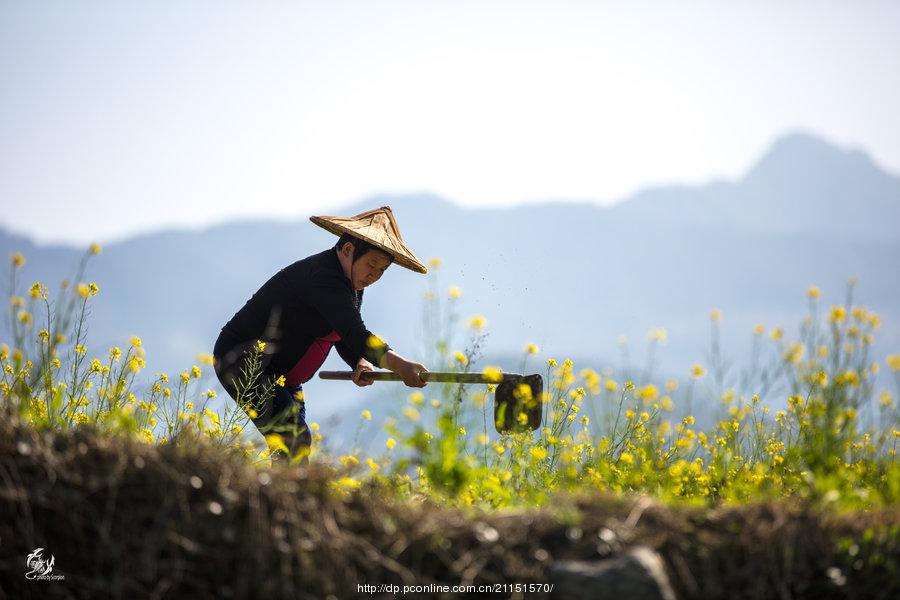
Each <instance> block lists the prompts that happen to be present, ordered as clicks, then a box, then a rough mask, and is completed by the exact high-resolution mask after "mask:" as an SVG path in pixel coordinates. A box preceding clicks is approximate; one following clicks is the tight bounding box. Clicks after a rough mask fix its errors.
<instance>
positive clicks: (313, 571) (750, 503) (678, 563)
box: [0, 245, 900, 598]
mask: <svg viewBox="0 0 900 600" xmlns="http://www.w3.org/2000/svg"><path fill="white" fill-rule="evenodd" d="M100 253H101V248H100V247H99V246H98V245H93V246H92V247H91V248H90V250H89V251H88V252H86V253H85V255H84V258H83V260H82V261H81V263H80V264H79V267H78V271H77V273H76V274H75V277H74V278H73V279H72V282H73V283H71V284H68V283H66V284H64V285H63V286H62V287H61V291H60V295H59V296H58V297H57V298H55V299H54V302H53V303H52V304H51V301H50V295H49V292H48V289H47V288H46V286H45V285H44V284H42V283H40V282H34V283H33V284H31V285H30V286H29V287H27V291H26V292H24V293H23V294H22V295H21V296H19V295H17V293H16V290H17V289H19V287H20V284H19V282H17V274H18V272H19V270H20V269H21V267H22V265H23V264H24V262H25V257H24V256H22V255H21V254H15V255H13V256H12V258H11V265H10V283H11V285H10V289H11V290H12V292H11V297H10V305H9V306H10V328H11V332H12V335H11V339H10V340H9V342H10V343H8V344H4V345H3V346H2V347H0V368H2V369H3V380H2V383H0V393H2V400H0V404H2V410H3V415H4V417H3V425H2V427H3V433H2V436H0V439H2V442H0V444H2V445H0V478H2V479H0V481H2V484H0V485H2V487H0V490H2V496H0V502H2V503H3V505H4V506H3V511H2V514H3V515H4V517H3V518H2V522H0V548H2V549H3V550H4V554H5V556H4V560H3V561H2V563H0V564H2V565H3V566H2V569H3V571H2V572H0V577H2V581H3V582H4V583H3V584H2V585H3V588H0V592H5V593H7V594H8V595H10V597H20V596H22V595H24V594H28V593H34V589H33V587H29V584H31V583H38V582H29V581H27V580H25V578H24V567H22V566H21V565H24V560H25V556H26V555H28V554H29V553H30V552H32V551H33V550H34V549H35V548H39V547H45V548H47V551H48V552H52V553H53V554H54V556H55V557H56V568H55V569H54V573H56V572H57V571H58V572H60V573H65V575H66V579H65V582H61V581H59V582H39V583H43V584H47V586H46V587H45V589H50V590H51V592H50V594H49V595H53V596H58V597H95V596H96V595H97V594H100V593H103V591H104V590H106V591H110V590H111V591H112V595H128V596H132V595H138V596H153V595H160V594H163V593H166V592H168V593H174V592H177V593H179V594H181V595H186V594H190V595H192V596H204V597H205V596H215V597H244V596H246V595H247V594H251V593H252V594H254V595H262V594H265V595H268V596H272V595H275V596H279V597H281V596H284V597H309V598H321V597H326V596H328V595H329V594H330V595H332V596H333V597H337V598H343V597H352V596H355V595H357V593H358V588H357V587H356V586H357V585H362V584H375V585H380V584H396V585H399V586H402V585H426V584H437V583H443V584H460V583H463V584H474V585H486V584H497V585H501V586H503V585H505V584H523V585H533V586H537V587H533V588H527V587H526V588H514V587H508V588H502V589H501V592H500V593H501V596H500V597H565V596H563V595H561V592H560V589H563V587H562V586H564V585H565V576H564V575H561V574H560V568H561V565H563V563H564V561H566V560H581V561H593V562H597V563H598V564H599V563H600V562H603V561H606V562H607V564H612V561H614V560H615V559H616V557H621V556H625V555H627V552H628V551H629V549H633V548H636V547H646V548H648V549H651V550H653V551H654V552H656V553H657V554H658V556H659V557H660V558H661V560H662V564H663V565H664V569H663V571H664V576H665V579H666V580H667V581H668V582H669V584H670V586H671V588H672V590H673V591H674V593H675V594H676V596H677V597H684V598H693V597H697V598H706V597H723V596H727V597H753V598H756V597H782V598H793V597H884V598H888V597H895V596H897V595H898V594H900V583H898V581H900V573H898V561H897V557H898V545H900V510H898V500H900V467H898V464H897V460H896V448H897V443H898V438H900V413H898V408H897V400H896V395H897V393H898V391H900V354H890V355H887V356H883V357H875V356H872V355H871V347H872V345H873V342H874V339H875V335H876V334H877V330H878V329H879V327H880V325H881V323H880V319H879V317H878V315H876V314H874V313H873V312H871V311H869V310H867V309H866V308H865V307H864V306H863V305H860V304H858V303H856V302H855V300H854V298H853V291H854V285H853V282H852V281H851V282H849V283H848V288H847V298H846V302H844V303H843V304H842V305H839V306H831V307H822V306H820V305H819V298H820V296H821V292H820V290H818V288H816V287H814V286H811V287H810V288H809V289H808V291H807V301H808V303H809V316H808V318H807V319H805V320H804V321H803V323H801V324H800V327H799V330H798V331H799V335H798V336H797V337H796V339H790V337H789V335H788V333H787V332H786V331H784V330H783V329H779V328H775V329H767V328H766V327H765V326H764V325H762V324H761V325H758V326H757V327H756V328H755V329H754V331H753V332H748V333H749V334H750V335H752V336H753V340H754V355H753V359H752V361H751V364H748V365H746V367H744V368H743V369H742V370H740V371H739V372H738V371H737V370H736V369H733V368H731V367H728V366H727V365H728V361H727V360H726V359H725V358H724V357H722V356H721V354H720V353H719V349H718V344H717V339H718V338H717V331H718V326H719V323H720V322H721V320H722V318H723V315H722V312H721V311H719V310H718V309H713V310H712V311H711V313H710V328H711V329H710V333H711V340H712V348H711V353H710V356H711V359H710V360H709V362H708V364H701V363H699V362H698V363H697V364H695V365H694V366H693V367H692V369H691V371H690V372H689V373H686V374H685V377H684V378H683V379H682V380H678V379H673V378H667V379H664V380H659V378H657V377H656V376H654V371H655V365H654V363H653V360H652V358H651V360H648V362H647V366H646V367H645V368H643V369H641V370H640V371H639V372H634V373H632V372H623V373H617V372H616V371H615V370H613V369H611V368H606V369H601V370H600V371H595V370H593V369H590V368H581V369H579V368H578V367H577V366H576V365H575V364H573V363H572V361H571V360H569V359H566V358H565V357H559V358H557V359H554V358H551V357H541V358H538V357H539V355H540V349H539V348H538V347H536V346H535V345H534V344H529V343H527V341H523V342H524V346H523V349H522V355H521V360H520V362H519V364H517V365H510V366H511V367H513V368H515V369H516V370H518V372H525V371H532V370H534V369H535V368H538V369H540V371H541V372H542V373H543V374H544V382H545V393H544V394H543V396H542V397H540V398H529V397H527V394H526V395H525V396H523V397H522V400H523V402H536V403H538V405H539V406H540V409H541V413H542V426H541V427H539V428H538V429H537V430H536V431H534V432H532V431H523V432H519V433H515V434H510V435H499V434H498V433H497V432H496V431H495V430H494V426H493V394H494V392H495V385H492V384H489V385H484V386H479V387H473V386H442V388H440V389H441V390H442V393H441V395H440V397H426V395H425V394H423V393H422V392H419V391H414V392H412V393H411V394H409V395H408V397H407V398H406V400H405V401H404V402H405V403H404V406H403V407H402V414H403V415H404V418H403V419H402V420H389V421H388V422H385V423H382V424H374V423H371V422H370V419H371V414H370V413H369V411H363V413H362V414H361V415H360V416H359V419H360V424H359V429H358V432H364V431H365V430H366V428H368V427H373V426H376V425H380V426H382V427H384V428H386V430H387V431H388V432H389V434H390V436H391V437H390V438H389V439H388V440H387V444H386V446H385V447H384V448H383V449H382V450H381V452H380V453H378V454H377V455H376V454H374V453H373V454H371V455H363V454H361V453H359V452H351V453H348V454H345V455H340V456H330V455H327V454H325V453H324V452H320V451H319V450H318V447H319V445H320V442H321V441H322V434H321V433H320V432H319V431H318V426H317V424H315V423H310V428H311V429H312V430H313V431H312V433H313V440H314V443H313V450H312V454H311V456H310V459H311V464H310V465H309V467H308V468H307V467H302V466H300V465H298V464H297V463H298V460H297V459H299V458H300V457H289V460H287V461H282V462H278V463H276V464H272V453H273V452H275V453H277V452H283V450H281V449H280V448H282V447H283V443H282V440H281V439H280V438H279V437H278V436H277V434H273V435H270V436H268V437H267V438H266V442H267V443H260V442H261V440H259V439H255V438H258V434H256V433H255V432H254V431H252V430H253V426H252V424H248V419H247V416H246V413H245V412H244V411H243V410H241V409H240V408H239V407H237V406H236V405H235V403H233V402H226V403H224V407H223V408H221V409H220V410H212V409H211V408H210V405H211V401H212V400H213V399H214V397H215V392H214V391H213V390H203V389H199V388H198V386H197V384H196V381H197V380H198V378H199V377H200V374H201V373H202V370H203V369H211V364H212V360H213V358H212V357H211V356H210V355H207V354H201V355H199V356H198V360H197V363H198V364H196V365H192V366H191V367H190V368H187V369H185V371H183V372H182V373H180V374H178V375H177V376H173V377H171V378H170V377H169V376H168V375H167V374H164V373H158V374H154V376H153V378H152V379H151V380H150V381H149V382H148V383H147V384H146V385H144V386H142V385H140V384H139V383H138V377H137V376H138V375H139V374H141V373H142V371H143V369H144V367H145V358H144V352H143V348H142V345H141V340H140V339H139V338H132V339H130V340H128V345H127V347H125V345H124V344H123V347H124V350H123V349H122V348H119V347H114V348H110V349H108V350H106V349H104V351H103V352H102V353H99V354H98V353H96V352H94V351H93V349H89V348H87V347H85V337H84V336H85V309H86V307H87V306H88V304H89V303H90V302H91V298H92V297H93V296H94V295H96V294H97V293H100V289H99V287H98V286H97V285H96V284H95V283H91V282H89V281H88V282H84V281H82V280H83V279H84V273H85V270H86V266H87V264H88V263H89V261H90V260H91V259H92V258H93V257H94V256H96V255H99V254H100ZM431 267H432V269H431V270H432V271H433V272H437V271H439V269H440V261H439V260H437V259H432V261H431ZM461 294H462V290H460V289H459V288H456V287H450V288H448V289H447V290H441V289H439V288H438V286H437V284H436V280H432V285H431V288H430V289H429V291H428V292H427V293H426V296H425V304H426V310H425V315H426V324H425V327H424V330H425V332H426V335H427V336H428V337H429V339H430V340H431V342H432V343H431V347H432V349H433V350H432V356H430V357H427V364H429V365H440V366H441V368H440V370H456V371H460V372H471V371H478V372H482V373H484V374H485V375H487V376H488V377H498V376H499V375H500V374H501V373H502V371H503V370H504V369H502V368H501V366H500V365H480V362H481V354H482V352H483V349H484V344H485V339H486V338H485V335H484V333H485V331H486V328H487V321H488V319H487V318H486V317H484V316H481V315H475V316H472V317H470V318H469V319H467V320H466V321H465V322H460V320H459V319H458V318H457V316H456V314H455V312H454V302H455V300H456V299H458V298H459V297H460V296H461ZM460 329H463V330H464V331H465V334H466V336H467V337H466V339H465V341H464V342H463V343H461V344H460V345H459V347H458V348H457V347H455V344H454V342H453V340H454V339H455V334H456V333H457V332H458V331H459V330H460ZM666 335H667V334H666V331H665V330H663V329H654V330H652V331H651V332H649V334H648V343H649V344H650V349H649V352H648V355H649V356H650V357H652V356H653V348H654V347H655V345H657V344H661V343H664V342H665V341H666ZM698 335H707V332H698ZM261 348H262V343H261V344H259V345H258V346H257V348H256V350H255V351H253V352H252V353H251V355H250V357H249V358H250V360H249V361H248V365H249V367H248V372H247V378H246V379H248V380H251V379H253V378H254V377H256V376H257V375H258V372H256V371H254V369H253V367H254V365H258V358H259V352H260V351H261ZM538 361H539V362H538ZM535 364H538V365H539V366H538V367H535V366H534V365H535ZM433 370H438V369H437V368H435V369H433ZM879 373H880V375H881V378H880V379H879ZM884 380H887V381H890V382H891V384H892V386H893V388H892V389H882V388H881V387H879V383H878V382H879V381H884ZM276 385H279V382H278V381H274V382H268V386H269V387H270V388H271V386H276ZM251 387H252V386H249V387H248V389H250V388H251ZM522 391H523V392H525V390H522ZM263 395H265V394H263ZM262 399H264V398H258V397H256V398H255V397H253V394H252V393H250V392H247V395H246V397H245V398H242V402H243V401H244V400H246V401H247V402H249V403H251V404H249V405H248V406H247V407H248V409H249V408H250V407H251V406H252V405H253V403H254V402H257V401H260V400H262ZM517 418H518V419H521V422H523V423H524V422H525V421H526V419H525V415H518V416H517ZM254 436H255V437H254ZM354 445H355V444H354ZM8 540H12V542H11V543H10V542H9V541H8ZM7 553H8V555H7ZM550 582H555V583H554V585H556V586H557V587H556V592H549V591H548V590H547V589H544V588H541V587H540V586H541V585H543V584H548V583H550ZM382 592H383V591H379V592H376V593H375V594H373V595H376V596H378V595H380V594H382ZM364 595H369V594H368V592H364ZM436 595H438V596H439V595H441V594H436ZM445 595H446V597H458V596H459V595H458V594H452V593H447V594H445ZM384 597H393V596H392V595H391V594H390V593H387V594H384Z"/></svg>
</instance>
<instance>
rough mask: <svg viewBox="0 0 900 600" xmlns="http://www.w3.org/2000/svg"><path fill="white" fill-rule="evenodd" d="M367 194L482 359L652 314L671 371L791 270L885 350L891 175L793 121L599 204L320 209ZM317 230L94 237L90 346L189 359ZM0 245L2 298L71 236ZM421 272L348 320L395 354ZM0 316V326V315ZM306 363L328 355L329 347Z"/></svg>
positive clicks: (67, 269) (770, 315)
mask: <svg viewBox="0 0 900 600" xmlns="http://www.w3.org/2000/svg"><path fill="white" fill-rule="evenodd" d="M387 204H389V205H391V206H392V208H393V210H394V212H395V215H396V216H397V219H398V221H399V223H400V227H401V230H402V231H403V235H404V241H405V242H406V243H407V245H408V246H409V247H410V248H412V249H413V251H414V252H415V253H416V254H417V255H418V256H419V258H421V259H423V260H427V258H429V257H431V256H440V257H441V258H442V259H443V263H444V264H443V267H442V268H441V269H440V270H438V271H437V272H436V275H437V276H438V278H439V280H440V284H441V288H442V290H445V289H446V287H447V286H448V285H450V284H456V285H459V286H460V287H461V288H462V289H463V292H464V296H463V298H461V299H460V300H459V304H458V307H459V312H460V317H461V319H463V320H464V319H465V318H467V317H468V316H470V315H472V314H476V313H480V314H484V315H486V316H487V318H488V321H489V330H490V332H491V334H490V338H489V340H488V345H487V348H486V355H487V356H492V355H493V356H497V355H510V354H513V353H516V352H518V351H519V350H520V349H521V347H522V345H523V344H525V343H526V342H532V341H533V342H536V343H538V344H539V345H541V346H542V347H544V348H546V352H549V353H551V354H553V355H555V356H557V357H558V358H562V357H563V356H564V355H565V356H570V357H572V358H573V359H576V358H581V359H584V360H590V361H591V362H592V363H595V364H600V363H604V362H606V363H607V364H611V365H617V364H618V348H617V346H616V337H617V336H618V335H619V334H625V335H626V336H627V338H628V339H629V340H631V341H632V342H631V343H632V344H634V345H638V346H639V347H640V349H639V350H636V351H635V350H634V349H633V355H634V356H635V359H636V362H637V363H638V364H641V358H640V357H641V352H642V351H643V346H644V343H645V338H646V333H647V330H648V329H650V328H651V327H655V326H662V327H665V328H666V329H667V330H668V332H669V342H668V345H667V346H666V347H664V348H663V349H662V350H661V353H660V355H659V358H658V361H657V362H658V364H660V365H661V366H662V367H663V368H667V369H668V370H670V371H671V372H674V373H678V372H683V371H684V369H685V368H686V365H687V364H689V363H690V362H693V361H694V360H702V359H703V357H705V350H706V346H707V343H708V328H709V322H708V316H707V315H708V311H709V309H711V308H712V307H714V306H715V307H718V308H720V309H721V310H722V311H723V313H724V315H725V319H724V321H723V323H722V331H723V343H724V344H725V346H726V348H728V349H729V350H733V351H735V352H738V353H740V352H746V348H747V347H748V340H749V337H750V335H751V334H750V330H751V328H752V326H753V324H755V323H757V322H759V323H763V324H765V325H766V326H769V327H771V326H775V325H782V326H786V327H787V331H788V334H789V335H790V334H791V333H793V331H794V329H795V327H796V325H797V324H798V323H799V320H800V318H802V316H803V314H805V311H806V306H807V305H806V298H805V295H804V294H805V290H806V287H807V285H809V284H812V283H815V284H817V285H819V286H820V287H821V288H822V289H823V292H824V295H823V298H822V303H823V305H824V306H826V307H827V306H828V305H829V304H831V303H837V302H840V301H842V300H843V297H844V285H845V282H846V280H847V278H848V277H849V276H857V277H858V278H859V288H858V293H857V299H858V301H859V302H860V303H862V304H864V305H866V306H868V307H870V308H872V309H873V310H875V311H876V312H878V313H879V314H881V316H882V320H883V323H884V324H883V326H882V329H881V330H880V331H879V332H878V335H877V337H878V340H879V344H878V346H877V348H876V350H877V352H876V356H880V354H879V353H878V352H882V353H883V352H884V351H896V350H897V347H898V346H900V303H898V302H897V298H898V297H900V296H898V294H900V266H898V261H897V260H896V257H897V256H900V231H898V229H897V227H896V223H898V222H900V178H897V177H894V176H892V175H890V174H887V173H884V172H883V171H881V170H880V169H878V168H877V166H875V165H874V164H873V163H872V161H871V160H869V158H868V157H867V156H866V155H865V154H863V153H861V152H858V151H848V150H841V149H838V148H834V147H833V146H830V145H828V144H827V143H825V142H823V141H821V140H819V139H816V138H814V137H811V136H809V135H806V134H793V135H789V136H785V137H783V138H781V139H779V140H778V141H776V142H775V144H774V145H773V147H772V149H771V150H770V151H769V152H768V153H766V154H765V155H764V156H763V157H761V159H760V160H759V161H757V162H756V163H755V165H753V166H752V167H751V168H750V169H749V170H748V171H747V174H746V175H745V176H744V177H743V178H741V179H740V180H738V181H733V182H722V181H717V182H712V183H710V184H709V185H707V186H703V187H697V188H691V187H687V186H681V187H667V188H656V189H649V190H646V191H643V192H641V193H638V194H635V195H633V196H632V197H630V198H628V199H626V200H625V201H623V202H621V203H619V204H616V205H613V206H611V207H609V208H604V207H601V206H597V205H593V204H590V203H585V202H562V201H558V202H548V203H541V204H529V205H523V206H518V207H512V208H503V209H498V208H489V209H477V210H476V209H465V208H461V207H458V206H456V205H454V204H452V203H450V202H448V201H446V200H444V199H442V198H440V197H437V196H434V195H430V194H421V195H414V196H402V197H392V196H373V197H370V198H367V199H365V200H363V201H360V202H356V203H354V204H352V205H349V206H345V207H343V208H338V209H335V210H334V211H333V213H332V214H338V215H349V214H355V213H357V212H361V211H363V210H367V209H370V208H372V207H375V206H381V205H387ZM335 239H336V238H335V237H334V236H333V235H331V234H329V233H328V232H326V231H324V230H322V229H320V228H318V227H315V226H314V225H312V224H311V223H310V222H309V221H308V220H306V219H300V220H297V221H292V222H284V221H272V220H253V221H236V222H228V223H224V224H221V225H217V226H213V227H209V228H205V229H201V230H185V231H164V232H157V233H152V234H146V235H141V236H137V237H134V238H132V239H129V240H127V241H124V242H121V243H115V244H109V245H107V246H105V247H104V250H103V253H102V254H101V255H100V256H98V257H94V258H93V259H92V263H93V264H91V266H90V267H89V270H88V274H87V276H86V277H85V279H86V280H88V281H96V282H97V283H98V284H99V286H100V290H101V292H100V294H99V295H98V296H97V297H96V298H94V299H92V300H91V304H93V305H94V306H93V309H92V310H93V314H92V317H91V319H90V323H89V327H90V333H89V335H90V338H89V348H90V349H91V352H92V353H94V352H96V353H97V354H101V355H102V354H105V352H106V350H107V349H108V347H109V346H112V345H124V344H125V343H126V340H127V339H128V336H129V335H132V334H137V335H141V337H142V338H143V339H144V341H145V346H146V347H147V351H148V356H147V359H148V369H150V370H152V371H159V370H165V371H167V372H178V371H180V370H183V369H184V368H186V367H188V368H189V367H190V365H191V364H193V363H195V362H196V355H197V353H198V352H201V351H202V352H210V351H211V349H212V346H213V344H214V342H215V339H216V336H217V335H218V332H219V329H220V328H221V326H222V325H223V324H224V323H225V322H226V321H227V320H228V319H229V318H230V317H231V316H232V315H233V314H234V312H235V311H237V310H238V309H239V308H240V307H241V306H242V305H243V303H244V302H245V301H246V300H247V299H248V298H249V297H250V296H251V295H252V293H253V292H254V291H255V290H256V289H257V288H258V287H259V286H260V285H261V284H262V283H263V282H264V281H265V280H266V279H268V278H269V277H271V276H272V275H273V274H274V273H275V272H277V271H278V270H279V269H281V268H282V267H284V266H286V265H288V264H290V263H292V262H294V261H295V260H299V259H300V258H303V257H305V256H307V255H309V254H312V253H314V252H317V251H320V250H322V249H324V248H327V247H328V246H330V245H332V244H333V243H334V241H335ZM0 249H2V250H3V251H4V252H5V253H6V254H7V255H8V254H9V253H10V252H12V251H15V250H19V251H21V252H23V253H24V254H25V256H26V260H27V263H26V265H25V267H24V269H23V270H22V273H21V277H20V281H19V293H20V294H23V293H25V291H26V290H27V286H28V285H30V284H31V283H32V281H33V280H35V279H40V280H41V281H43V282H44V283H45V284H47V285H48V286H49V287H50V288H51V290H54V291H55V289H56V287H57V286H58V282H59V281H60V280H61V279H63V278H66V277H71V276H72V275H73V274H74V270H75V266H76V264H77V261H78V259H79V257H80V256H81V254H82V252H83V251H82V250H78V249H73V248H69V247H65V246H36V245H35V244H33V243H32V242H31V241H30V240H28V239H27V238H26V237H24V236H20V235H15V234H11V233H8V232H5V231H2V230H0ZM4 280H6V278H4ZM426 283H427V278H426V277H425V276H421V275H418V274H414V273H412V272H410V271H408V270H405V269H402V268H397V267H395V268H392V269H389V270H388V272H387V273H386V274H385V276H384V277H383V278H382V280H381V281H380V282H379V283H378V285H376V286H374V287H373V288H371V289H370V290H368V291H367V293H366V301H365V303H364V305H363V317H364V319H365V321H366V323H367V325H368V326H369V327H370V328H371V329H373V330H374V331H377V332H378V333H380V334H382V335H384V336H385V339H387V340H388V341H389V343H391V345H392V346H393V347H395V348H396V349H398V351H400V352H401V353H403V354H405V355H409V356H416V354H417V352H418V348H419V347H420V344H419V343H418V340H419V338H420V334H419V332H418V330H419V323H420V316H421V310H422V304H423V300H422V296H423V292H424V291H425V289H426ZM6 285H7V284H4V290H5V288H6ZM2 330H3V331H4V334H3V337H4V338H6V339H8V334H7V333H6V332H7V331H8V325H6V326H4V327H3V329H2ZM502 366H503V367H504V368H507V369H514V368H516V365H502ZM326 367H327V368H336V369H343V368H344V367H345V365H343V363H342V362H341V361H340V359H339V358H337V357H336V356H331V357H329V360H328V362H327V363H326ZM148 372H150V371H145V373H148ZM148 377H149V376H148ZM211 379H212V378H211ZM210 385H211V384H210ZM348 386H352V384H339V383H335V382H319V381H316V380H314V381H312V382H310V384H309V388H310V389H309V390H308V396H309V397H310V398H314V399H316V400H314V401H315V402H316V403H317V405H318V407H319V408H325V407H327V410H329V411H331V412H337V411H340V410H341V408H342V407H345V406H349V405H354V404H355V403H356V400H355V399H356V398H360V397H366V398H375V397H376V395H375V393H373V390H371V389H366V390H360V389H359V388H356V387H355V386H352V387H348ZM373 387H377V386H373ZM218 389H219V391H220V394H222V393H223V392H222V391H221V389H220V388H218ZM315 412H319V410H318V409H317V410H316V411H315Z"/></svg>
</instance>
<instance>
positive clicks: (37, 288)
mask: <svg viewBox="0 0 900 600" xmlns="http://www.w3.org/2000/svg"><path fill="white" fill-rule="evenodd" d="M28 295H29V296H31V297H32V298H35V299H37V298H46V297H47V288H46V287H44V285H43V284H42V283H41V282H39V281H36V282H34V283H33V284H32V285H31V289H29V290H28Z"/></svg>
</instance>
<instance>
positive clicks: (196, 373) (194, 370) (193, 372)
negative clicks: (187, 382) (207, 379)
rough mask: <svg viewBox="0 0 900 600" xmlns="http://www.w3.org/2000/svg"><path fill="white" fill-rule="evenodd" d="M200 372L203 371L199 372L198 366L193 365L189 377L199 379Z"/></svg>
mask: <svg viewBox="0 0 900 600" xmlns="http://www.w3.org/2000/svg"><path fill="white" fill-rule="evenodd" d="M202 374H203V373H201V372H200V367H198V366H197V365H193V366H192V367H191V377H193V378H194V379H200V376H201V375H202Z"/></svg>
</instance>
